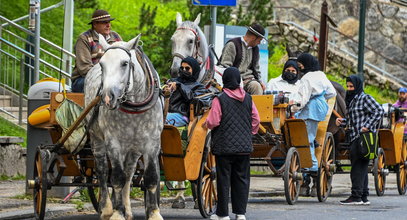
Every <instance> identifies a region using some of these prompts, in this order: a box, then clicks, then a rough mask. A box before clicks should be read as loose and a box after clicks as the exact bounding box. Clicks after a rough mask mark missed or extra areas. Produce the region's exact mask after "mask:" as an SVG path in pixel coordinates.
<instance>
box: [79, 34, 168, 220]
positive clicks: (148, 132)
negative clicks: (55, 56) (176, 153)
mask: <svg viewBox="0 0 407 220" xmlns="http://www.w3.org/2000/svg"><path fill="white" fill-rule="evenodd" d="M139 38H140V35H139V36H137V37H135V38H134V39H132V40H131V41H129V42H127V43H126V42H116V43H114V44H113V45H109V44H108V43H107V42H106V41H105V39H104V38H103V37H101V35H100V36H99V42H100V43H101V45H102V46H103V48H104V50H105V51H106V52H105V54H104V55H103V57H102V58H101V59H100V62H99V64H97V65H96V66H95V67H93V68H92V69H91V70H90V71H89V73H88V74H87V76H86V79H85V105H89V103H90V102H91V101H92V100H93V99H94V98H95V97H96V96H97V95H100V96H101V99H102V104H101V105H100V106H99V107H96V108H98V113H97V111H95V112H94V114H97V117H95V118H96V119H95V120H93V119H92V114H89V115H88V116H87V120H88V122H89V121H91V122H90V124H89V127H88V131H89V135H90V140H91V145H92V152H93V155H94V157H95V162H96V166H95V170H96V175H97V176H98V181H99V184H100V191H99V193H100V201H99V213H100V216H101V219H132V218H133V216H132V212H131V206H130V187H131V184H132V177H133V175H134V173H135V170H136V165H137V161H138V160H139V158H140V157H141V156H143V162H144V176H143V181H144V186H145V189H146V190H145V193H146V195H145V208H146V210H145V211H146V219H150V220H155V219H163V218H162V217H161V215H160V211H159V208H158V201H157V193H159V191H157V184H158V183H159V160H158V154H159V151H160V136H161V132H162V129H163V109H162V100H160V99H161V98H160V97H159V95H158V93H159V92H158V91H159V85H158V83H159V80H158V75H157V73H156V71H155V70H154V68H153V66H152V65H151V62H150V61H149V59H148V58H147V57H146V56H145V55H144V53H143V52H142V51H141V50H140V49H139V48H138V47H137V44H138V41H139ZM157 100H158V101H157ZM109 164H110V165H109ZM110 167H111V174H110V176H109V168H110ZM109 177H110V178H109ZM109 179H110V183H111V185H112V191H113V192H112V196H111V197H110V195H109V191H108V182H109Z"/></svg>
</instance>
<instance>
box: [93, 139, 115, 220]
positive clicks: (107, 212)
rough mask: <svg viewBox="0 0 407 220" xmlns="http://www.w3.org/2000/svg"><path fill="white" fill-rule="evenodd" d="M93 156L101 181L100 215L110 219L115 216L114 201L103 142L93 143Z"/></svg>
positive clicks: (103, 219) (102, 217) (103, 218)
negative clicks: (110, 193)
mask: <svg viewBox="0 0 407 220" xmlns="http://www.w3.org/2000/svg"><path fill="white" fill-rule="evenodd" d="M92 145H93V148H92V149H93V156H94V157H95V163H96V165H95V170H96V175H97V177H98V181H99V186H100V189H99V191H100V192H99V193H100V200H99V210H98V211H99V213H100V218H101V219H102V220H105V219H109V218H110V216H112V214H113V208H112V201H111V200H110V198H109V190H108V188H107V181H108V175H109V164H108V160H107V155H106V153H105V150H104V149H103V148H104V143H103V142H102V141H93V144H92Z"/></svg>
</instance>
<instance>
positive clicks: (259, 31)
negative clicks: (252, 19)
mask: <svg viewBox="0 0 407 220" xmlns="http://www.w3.org/2000/svg"><path fill="white" fill-rule="evenodd" d="M247 29H248V30H249V31H250V32H251V33H252V34H254V35H256V36H257V37H261V38H263V39H264V40H266V41H267V39H266V37H265V36H264V35H265V34H266V31H265V30H264V28H263V26H261V25H260V24H257V23H253V24H252V25H250V26H249V27H247Z"/></svg>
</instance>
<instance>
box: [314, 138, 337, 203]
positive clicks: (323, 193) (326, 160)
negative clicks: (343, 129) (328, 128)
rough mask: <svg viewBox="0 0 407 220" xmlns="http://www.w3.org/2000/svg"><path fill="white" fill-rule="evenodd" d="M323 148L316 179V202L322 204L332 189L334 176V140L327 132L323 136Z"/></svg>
mask: <svg viewBox="0 0 407 220" xmlns="http://www.w3.org/2000/svg"><path fill="white" fill-rule="evenodd" d="M324 143H325V144H324V148H323V149H322V156H321V161H320V165H319V167H318V178H317V196H318V201H320V202H324V201H325V200H326V199H327V198H328V196H329V194H330V193H331V189H332V185H331V184H332V178H333V175H334V170H332V166H334V160H335V157H334V146H335V143H334V139H333V136H332V134H331V133H330V132H327V134H326V136H325V142H324Z"/></svg>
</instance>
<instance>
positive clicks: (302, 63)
mask: <svg viewBox="0 0 407 220" xmlns="http://www.w3.org/2000/svg"><path fill="white" fill-rule="evenodd" d="M297 63H298V67H299V68H300V70H301V77H302V76H304V75H305V74H307V73H308V72H315V71H320V70H321V66H320V65H319V62H318V60H317V58H316V57H314V56H312V55H311V54H309V53H303V54H301V55H300V56H299V57H298V58H297Z"/></svg>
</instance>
